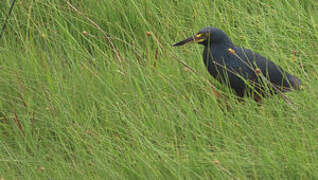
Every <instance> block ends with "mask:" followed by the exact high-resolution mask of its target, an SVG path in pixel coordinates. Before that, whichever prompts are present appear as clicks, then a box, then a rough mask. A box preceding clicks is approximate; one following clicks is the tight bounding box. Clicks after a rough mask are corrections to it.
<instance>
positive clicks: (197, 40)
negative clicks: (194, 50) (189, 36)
mask: <svg viewBox="0 0 318 180" xmlns="http://www.w3.org/2000/svg"><path fill="white" fill-rule="evenodd" d="M194 41H195V42H197V43H198V42H203V41H205V39H195V40H194Z"/></svg>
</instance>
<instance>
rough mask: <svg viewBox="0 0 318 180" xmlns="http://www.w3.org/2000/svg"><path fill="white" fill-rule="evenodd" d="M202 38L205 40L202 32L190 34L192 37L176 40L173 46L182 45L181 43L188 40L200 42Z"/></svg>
mask: <svg viewBox="0 0 318 180" xmlns="http://www.w3.org/2000/svg"><path fill="white" fill-rule="evenodd" d="M204 40H205V37H204V36H203V35H202V34H197V35H196V36H192V37H189V38H187V39H185V40H182V41H180V42H177V43H176V44H174V45H173V46H182V45H184V44H186V43H189V42H202V41H204Z"/></svg>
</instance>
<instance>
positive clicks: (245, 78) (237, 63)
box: [173, 27, 301, 102]
mask: <svg viewBox="0 0 318 180" xmlns="http://www.w3.org/2000/svg"><path fill="white" fill-rule="evenodd" d="M189 42H196V43H198V44H202V45H204V51H203V61H204V64H205V66H206V67H207V69H208V71H209V73H210V74H211V75H212V76H213V77H214V78H216V79H217V80H219V81H220V82H223V83H226V84H228V85H229V87H231V88H232V89H233V90H234V91H235V92H236V94H237V95H238V96H239V97H243V96H244V95H248V96H253V97H254V99H255V100H256V101H257V102H259V101H261V97H265V96H268V95H272V94H276V93H279V92H286V91H289V90H292V89H299V88H300V84H301V82H300V80H299V79H298V78H297V77H295V76H293V75H291V74H289V73H288V72H285V71H284V70H283V69H282V68H281V67H280V66H278V65H276V64H274V63H273V62H272V61H270V60H268V59H266V58H265V57H263V56H261V55H259V54H257V53H255V52H253V51H251V50H249V49H245V48H240V47H237V46H235V45H234V44H233V42H232V41H231V39H230V38H229V37H228V36H227V35H226V34H225V33H224V32H223V31H222V30H220V29H217V28H214V27H207V28H204V29H202V30H201V31H199V32H198V33H197V34H195V35H194V36H191V37H189V38H187V39H185V40H183V41H180V42H178V43H176V44H174V45H173V46H181V45H184V44H186V43H189Z"/></svg>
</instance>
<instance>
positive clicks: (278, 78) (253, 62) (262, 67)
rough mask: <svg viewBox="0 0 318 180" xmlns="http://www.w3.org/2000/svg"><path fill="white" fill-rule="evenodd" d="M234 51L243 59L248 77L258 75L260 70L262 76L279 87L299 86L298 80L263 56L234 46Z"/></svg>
mask: <svg viewBox="0 0 318 180" xmlns="http://www.w3.org/2000/svg"><path fill="white" fill-rule="evenodd" d="M236 53H237V55H238V56H239V57H241V61H244V62H245V63H244V64H245V65H246V67H248V68H249V69H250V70H249V71H248V73H250V74H249V77H253V78H254V77H255V76H258V75H259V73H260V72H261V73H262V75H263V76H264V77H266V79H267V80H268V81H270V82H271V83H272V84H274V85H275V86H276V87H279V89H283V88H290V87H291V86H290V85H292V86H299V84H300V80H299V79H297V78H296V77H294V76H292V75H291V74H289V73H288V72H285V71H284V70H283V69H282V68H281V67H280V66H278V65H276V64H275V63H274V62H272V61H271V60H269V59H266V58H265V57H264V56H261V55H259V54H258V53H255V52H253V51H251V50H250V49H245V48H236Z"/></svg>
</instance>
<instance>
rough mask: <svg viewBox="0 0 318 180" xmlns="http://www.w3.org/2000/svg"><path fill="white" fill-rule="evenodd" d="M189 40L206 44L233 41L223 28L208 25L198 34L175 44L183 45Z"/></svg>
mask: <svg viewBox="0 0 318 180" xmlns="http://www.w3.org/2000/svg"><path fill="white" fill-rule="evenodd" d="M189 42H195V43H198V44H203V45H205V46H207V45H212V44H218V43H228V42H230V43H232V42H231V40H230V38H229V37H228V36H227V35H226V34H225V32H223V31H222V30H220V29H218V28H215V27H206V28H204V29H202V30H200V31H199V32H198V33H197V34H195V35H193V36H191V37H189V38H187V39H185V40H182V41H180V42H178V43H176V44H174V45H173V46H182V45H184V44H186V43H189Z"/></svg>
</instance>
